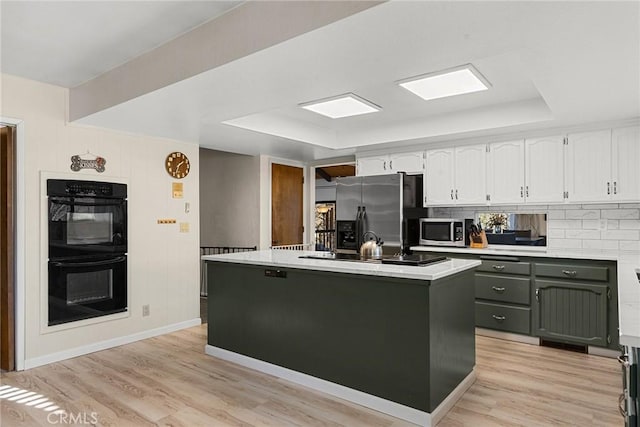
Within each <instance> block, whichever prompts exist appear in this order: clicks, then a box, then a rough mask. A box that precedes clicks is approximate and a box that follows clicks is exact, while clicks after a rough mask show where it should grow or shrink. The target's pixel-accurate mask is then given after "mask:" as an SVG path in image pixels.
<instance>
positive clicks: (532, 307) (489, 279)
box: [446, 253, 618, 350]
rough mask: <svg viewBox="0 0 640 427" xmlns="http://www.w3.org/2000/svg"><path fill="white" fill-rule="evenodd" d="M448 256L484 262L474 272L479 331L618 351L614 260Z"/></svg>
mask: <svg viewBox="0 0 640 427" xmlns="http://www.w3.org/2000/svg"><path fill="white" fill-rule="evenodd" d="M446 255H447V256H448V257H450V258H466V259H480V260H481V261H482V265H481V266H479V267H478V268H477V269H476V272H475V277H476V302H475V316H476V326H477V327H480V328H485V329H491V330H496V331H502V332H509V333H515V334H521V335H529V336H534V337H539V338H540V339H542V340H545V341H552V342H558V343H566V344H575V345H588V346H595V347H607V348H610V349H616V350H617V349H618V304H617V300H618V298H617V272H616V263H615V262H614V261H598V260H584V259H569V258H543V257H520V256H518V257H516V256H494V255H481V256H480V255H476V254H461V253H447V254H446Z"/></svg>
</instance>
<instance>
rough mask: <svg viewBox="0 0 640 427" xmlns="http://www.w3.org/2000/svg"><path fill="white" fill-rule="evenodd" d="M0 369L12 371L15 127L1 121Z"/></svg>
mask: <svg viewBox="0 0 640 427" xmlns="http://www.w3.org/2000/svg"><path fill="white" fill-rule="evenodd" d="M0 141H1V143H0V369H2V370H4V371H13V370H15V267H14V266H15V231H14V230H15V165H16V160H15V159H16V157H15V149H16V144H15V128H14V127H11V126H6V125H3V124H0Z"/></svg>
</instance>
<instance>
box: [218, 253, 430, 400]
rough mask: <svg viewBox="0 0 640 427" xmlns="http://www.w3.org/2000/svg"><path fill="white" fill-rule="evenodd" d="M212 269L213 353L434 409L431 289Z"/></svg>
mask: <svg viewBox="0 0 640 427" xmlns="http://www.w3.org/2000/svg"><path fill="white" fill-rule="evenodd" d="M207 268H208V269H209V270H208V280H209V284H208V286H209V289H208V290H209V297H208V298H209V304H208V307H209V308H208V315H209V318H208V319H209V320H208V321H209V325H208V343H209V345H212V346H215V347H219V348H223V349H225V350H229V351H232V352H235V353H240V354H243V355H246V356H249V357H252V358H256V359H259V360H263V361H266V362H270V363H273V364H276V365H279V366H283V367H285V368H288V369H292V370H295V371H298V372H303V373H306V374H309V375H312V376H315V377H318V378H322V379H325V380H328V381H331V382H334V383H337V384H341V385H344V386H346V387H350V388H353V389H356V390H360V391H363V392H365V393H369V394H372V395H375V396H378V397H382V398H384V399H388V400H391V401H394V402H397V403H401V404H404V405H407V406H410V407H413V408H416V409H419V410H423V411H427V410H429V401H430V398H429V371H428V369H429V368H428V367H429V354H428V341H429V327H428V307H429V299H428V290H429V288H428V282H425V281H418V280H408V279H393V278H383V277H375V276H364V275H350V274H339V273H331V272H319V271H314V270H298V269H281V271H284V272H286V275H287V277H286V278H278V277H267V276H265V270H270V268H269V267H264V266H252V265H243V264H231V263H219V262H208V263H207ZM271 270H273V269H271Z"/></svg>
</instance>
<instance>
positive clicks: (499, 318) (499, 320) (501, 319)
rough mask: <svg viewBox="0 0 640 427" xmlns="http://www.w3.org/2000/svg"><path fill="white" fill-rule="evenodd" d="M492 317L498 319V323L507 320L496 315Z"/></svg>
mask: <svg viewBox="0 0 640 427" xmlns="http://www.w3.org/2000/svg"><path fill="white" fill-rule="evenodd" d="M491 317H493V318H494V319H496V320H497V321H498V322H503V321H504V319H506V317H504V316H496V315H495V314H493V315H491Z"/></svg>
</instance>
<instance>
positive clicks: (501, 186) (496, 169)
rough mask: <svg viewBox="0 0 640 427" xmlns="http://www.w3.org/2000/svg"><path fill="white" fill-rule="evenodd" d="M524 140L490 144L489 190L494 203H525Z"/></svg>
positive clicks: (490, 199) (488, 162) (488, 160)
mask: <svg viewBox="0 0 640 427" xmlns="http://www.w3.org/2000/svg"><path fill="white" fill-rule="evenodd" d="M524 158H525V156H524V141H523V140H518V141H507V142H496V143H492V144H489V155H488V158H487V190H488V193H489V202H490V203H491V204H492V205H493V204H518V203H524V201H525V198H524V190H525V184H524V170H525V168H524V164H525V163H524Z"/></svg>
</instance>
